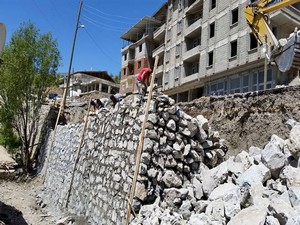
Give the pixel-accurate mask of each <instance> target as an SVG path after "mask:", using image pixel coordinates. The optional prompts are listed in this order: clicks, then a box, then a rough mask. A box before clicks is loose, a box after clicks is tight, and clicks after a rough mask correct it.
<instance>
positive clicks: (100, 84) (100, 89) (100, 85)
mask: <svg viewBox="0 0 300 225" xmlns="http://www.w3.org/2000/svg"><path fill="white" fill-rule="evenodd" d="M99 91H100V92H101V91H102V83H99Z"/></svg>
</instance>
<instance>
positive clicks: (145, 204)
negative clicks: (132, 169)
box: [131, 96, 300, 225]
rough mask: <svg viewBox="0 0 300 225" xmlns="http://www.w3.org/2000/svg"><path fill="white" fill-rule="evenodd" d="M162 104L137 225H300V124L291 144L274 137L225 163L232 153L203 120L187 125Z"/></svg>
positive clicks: (152, 119) (147, 149)
mask: <svg viewBox="0 0 300 225" xmlns="http://www.w3.org/2000/svg"><path fill="white" fill-rule="evenodd" d="M157 100H158V102H157V112H156V113H155V112H153V109H152V113H150V115H149V119H148V124H147V128H148V129H147V131H146V139H145V144H144V149H143V154H142V164H141V166H140V177H139V179H138V180H139V182H138V183H137V190H136V199H135V201H134V205H133V208H134V210H136V212H137V213H138V214H137V217H136V218H134V220H132V221H131V224H132V225H138V224H143V225H148V224H149V225H156V224H161V225H169V224H172V225H176V224H178V225H182V224H190V225H210V224H212V225H217V224H218V225H219V224H229V225H235V224H239V225H248V224H252V225H256V224H257V225H261V224H264V225H282V224H286V225H294V224H300V165H299V163H298V161H299V156H300V123H297V122H295V121H292V120H289V121H288V122H287V124H288V126H289V127H290V129H291V131H290V135H289V138H288V139H286V140H283V139H281V138H280V137H278V136H276V135H272V137H271V139H270V141H269V143H268V144H267V145H265V147H264V148H263V149H260V148H258V147H250V149H249V150H248V151H242V152H241V153H239V154H238V155H237V156H232V157H230V158H229V159H227V160H226V161H225V158H224V155H225V152H226V147H225V146H224V145H223V144H222V143H223V142H222V140H220V139H219V135H218V132H215V131H212V130H211V128H210V127H209V125H208V123H207V120H206V119H205V118H204V117H202V116H197V118H196V119H195V118H191V117H189V116H188V115H186V114H185V113H183V112H182V111H180V110H179V109H178V108H177V107H176V106H174V104H173V102H172V99H170V98H167V97H166V96H162V97H158V98H157ZM164 126H165V129H164ZM150 128H151V129H150Z"/></svg>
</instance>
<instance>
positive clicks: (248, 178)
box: [236, 163, 271, 187]
mask: <svg viewBox="0 0 300 225" xmlns="http://www.w3.org/2000/svg"><path fill="white" fill-rule="evenodd" d="M270 178H271V172H270V170H269V169H268V168H267V167H266V166H265V165H263V164H262V163H260V164H258V165H252V166H251V167H250V168H249V169H247V170H246V171H245V172H244V173H243V174H241V175H240V176H239V177H238V179H237V181H236V182H237V183H238V184H239V185H240V187H242V186H244V185H245V184H249V185H250V186H251V185H253V184H255V183H264V182H265V181H266V180H268V179H270Z"/></svg>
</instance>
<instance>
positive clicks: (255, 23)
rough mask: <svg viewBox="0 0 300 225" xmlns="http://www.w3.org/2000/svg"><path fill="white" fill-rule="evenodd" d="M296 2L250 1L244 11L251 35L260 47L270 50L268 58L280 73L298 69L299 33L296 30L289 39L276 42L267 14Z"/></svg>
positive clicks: (299, 64) (284, 0)
mask: <svg viewBox="0 0 300 225" xmlns="http://www.w3.org/2000/svg"><path fill="white" fill-rule="evenodd" d="M298 2H300V0H256V1H252V0H251V3H250V4H249V5H247V6H246V7H245V10H244V15H245V18H246V20H247V23H248V25H249V27H250V28H251V30H252V33H253V35H254V36H255V38H256V39H257V41H258V43H259V44H260V45H263V44H266V45H267V46H268V47H269V49H271V50H272V51H271V55H270V57H268V58H270V59H271V60H272V61H275V62H277V65H278V67H279V70H280V71H282V72H286V71H288V70H289V69H290V68H292V67H296V68H297V69H299V68H300V31H299V32H298V30H297V28H296V29H295V32H294V33H292V34H291V35H290V37H288V38H287V39H281V40H279V41H278V40H277V38H276V37H275V35H274V34H273V32H272V30H271V28H270V27H269V21H268V14H269V13H271V12H274V11H276V10H279V9H282V8H284V7H286V6H289V5H292V4H295V3H298ZM275 59H276V60H275Z"/></svg>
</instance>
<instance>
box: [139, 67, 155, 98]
mask: <svg viewBox="0 0 300 225" xmlns="http://www.w3.org/2000/svg"><path fill="white" fill-rule="evenodd" d="M151 73H152V69H150V68H143V69H141V71H140V72H139V74H138V76H137V77H136V86H137V88H138V92H139V94H140V95H141V96H142V95H143V94H145V93H146V91H147V87H148V86H149V85H150V77H151ZM143 92H144V93H143Z"/></svg>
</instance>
